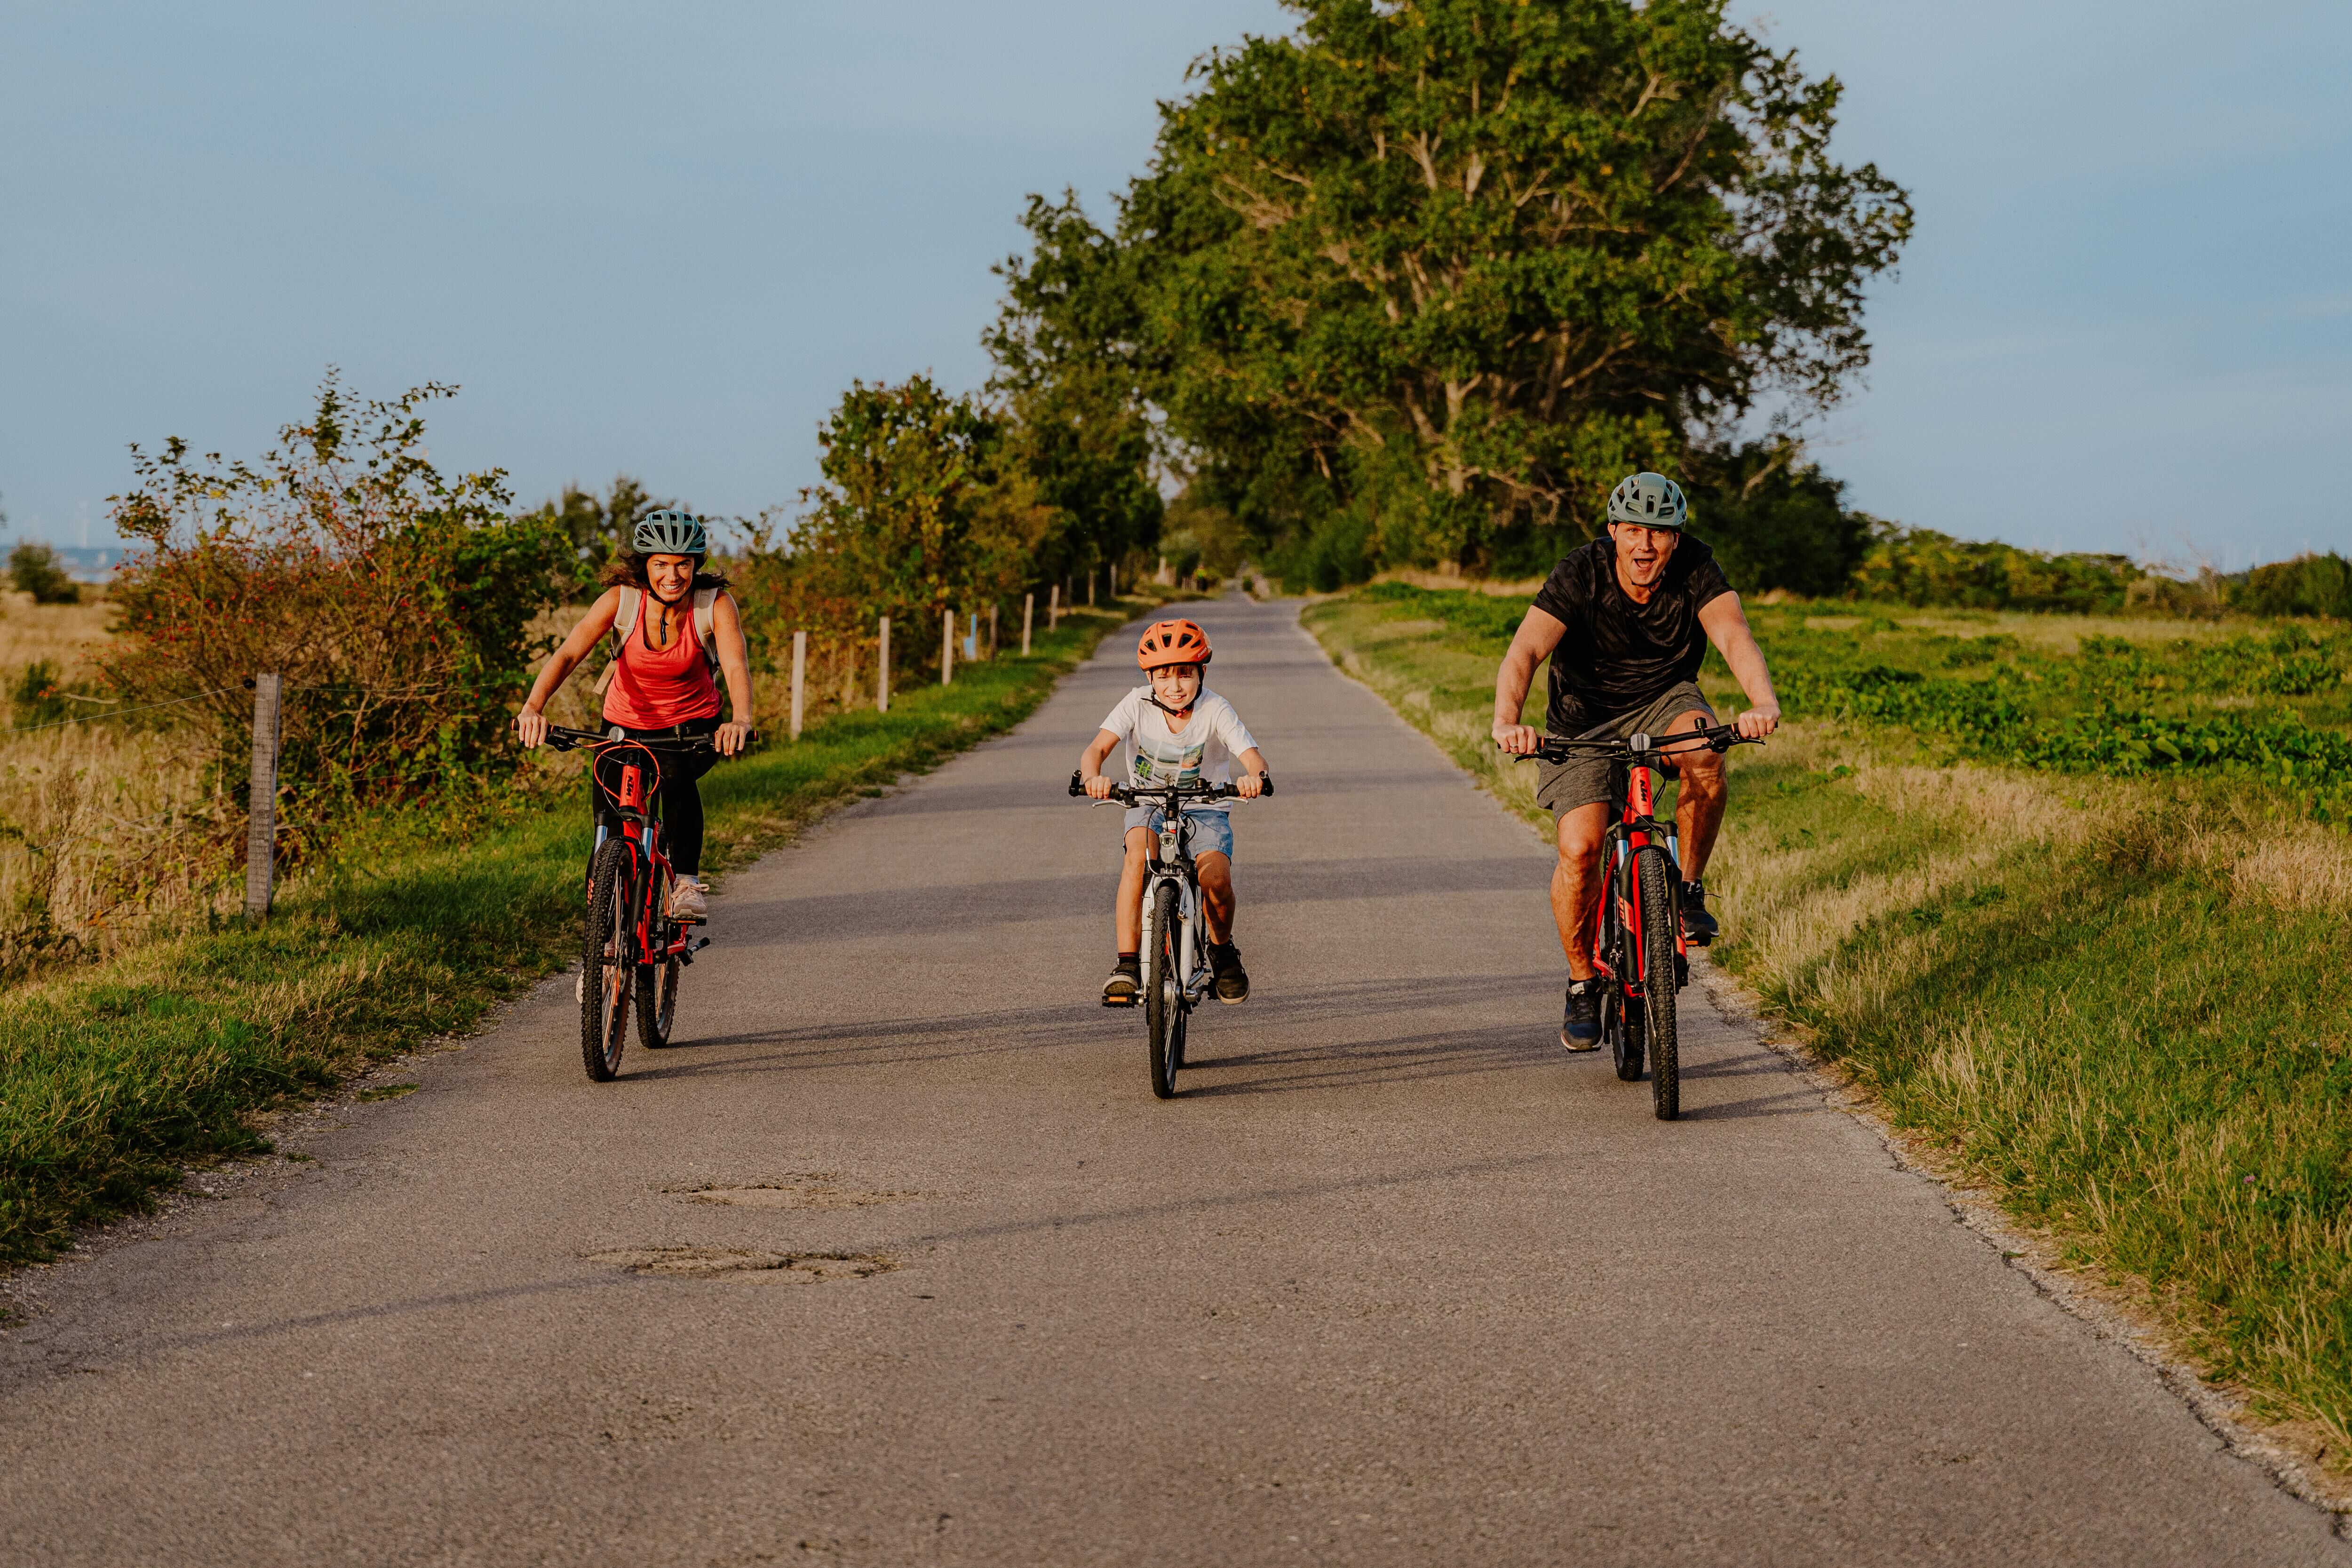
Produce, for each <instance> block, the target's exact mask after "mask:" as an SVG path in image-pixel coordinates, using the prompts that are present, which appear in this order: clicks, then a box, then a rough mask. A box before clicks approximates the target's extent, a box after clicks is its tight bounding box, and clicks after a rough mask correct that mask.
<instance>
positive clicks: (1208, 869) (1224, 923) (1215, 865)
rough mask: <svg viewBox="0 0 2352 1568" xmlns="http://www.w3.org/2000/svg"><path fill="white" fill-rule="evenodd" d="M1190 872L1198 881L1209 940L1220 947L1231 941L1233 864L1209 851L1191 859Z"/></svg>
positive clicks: (1232, 925)
mask: <svg viewBox="0 0 2352 1568" xmlns="http://www.w3.org/2000/svg"><path fill="white" fill-rule="evenodd" d="M1192 868H1193V870H1194V871H1196V872H1198V873H1199V875H1200V878H1201V902H1202V905H1203V906H1204V907H1205V909H1206V912H1207V914H1208V924H1209V940H1210V941H1211V942H1215V943H1216V944H1217V945H1218V946H1219V947H1223V946H1224V944H1225V943H1227V942H1231V941H1233V930H1234V863H1233V860H1232V859H1231V858H1229V857H1227V856H1223V855H1220V854H1218V853H1217V852H1216V851H1215V850H1213V849H1212V850H1211V851H1209V853H1207V854H1206V855H1202V856H1200V857H1199V858H1196V859H1194V860H1193V862H1192Z"/></svg>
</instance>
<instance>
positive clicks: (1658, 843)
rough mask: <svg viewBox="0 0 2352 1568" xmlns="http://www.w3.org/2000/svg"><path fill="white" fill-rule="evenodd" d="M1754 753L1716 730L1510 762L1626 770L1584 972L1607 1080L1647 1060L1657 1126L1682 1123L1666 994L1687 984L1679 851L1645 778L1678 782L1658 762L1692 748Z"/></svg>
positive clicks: (1606, 844)
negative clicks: (1595, 1001) (1581, 758)
mask: <svg viewBox="0 0 2352 1568" xmlns="http://www.w3.org/2000/svg"><path fill="white" fill-rule="evenodd" d="M1763 743H1764V742H1761V741H1751V740H1749V739H1748V738H1747V737H1746V736H1744V735H1742V734H1740V732H1739V731H1738V730H1736V729H1734V728H1733V727H1732V726H1730V725H1728V724H1718V725H1716V726H1715V727H1714V728H1712V729H1706V730H1688V731H1683V732H1682V733H1680V734H1675V735H1635V736H1633V737H1632V738H1631V739H1630V740H1622V741H1620V740H1614V739H1597V738H1594V737H1591V736H1579V737H1577V738H1576V739H1574V740H1570V739H1567V738H1565V737H1562V736H1558V735H1547V736H1545V737H1544V740H1543V743H1542V744H1541V745H1540V746H1538V747H1537V748H1536V750H1535V751H1534V752H1530V753H1529V754H1528V755H1526V756H1523V757H1521V758H1520V759H1519V760H1520V761H1521V762H1532V761H1535V760H1537V759H1538V758H1540V759H1542V760H1543V761H1545V762H1550V763H1564V762H1566V761H1568V760H1569V758H1570V757H1571V756H1573V755H1575V754H1577V753H1578V752H1584V753H1586V754H1588V755H1589V754H1591V753H1593V752H1599V753H1600V754H1601V755H1602V756H1606V757H1608V758H1610V759H1611V760H1612V761H1614V762H1616V763H1619V764H1621V765H1622V766H1623V767H1624V769H1625V770H1626V780H1625V788H1624V791H1623V792H1622V793H1623V801H1624V805H1623V807H1622V811H1621V812H1620V814H1619V816H1618V818H1617V820H1616V821H1615V822H1613V823H1612V824H1611V825H1610V827H1609V833H1608V836H1607V837H1605V838H1603V839H1602V840H1601V856H1602V858H1603V859H1604V860H1605V861H1606V862H1607V865H1608V876H1609V880H1608V883H1607V885H1606V886H1605V887H1604V888H1602V889H1601V900H1600V906H1599V908H1597V909H1596V910H1593V914H1592V966H1593V968H1594V970H1595V971H1597V972H1598V973H1599V974H1600V976H1601V979H1602V980H1603V981H1604V982H1606V983H1607V984H1604V985H1603V986H1602V987H1601V1038H1602V1039H1604V1040H1606V1041H1608V1042H1609V1054H1610V1058H1611V1059H1612V1060H1613V1061H1614V1062H1615V1063H1616V1064H1617V1076H1618V1077H1619V1078H1620V1079H1623V1080H1624V1081H1625V1082H1627V1083H1635V1082H1638V1081H1640V1079H1641V1077H1642V1067H1643V1058H1644V1057H1645V1056H1646V1057H1647V1058H1649V1068H1650V1094H1651V1099H1652V1100H1653V1102H1654V1104H1655V1105H1656V1107H1657V1112H1658V1120H1659V1121H1673V1120H1674V1119H1675V1117H1677V1116H1679V1115H1681V1114H1682V1094H1683V1091H1682V1051H1681V1045H1682V1042H1681V1037H1680V1035H1679V1033H1678V1032H1677V1030H1676V1027H1675V992H1677V991H1679V990H1681V989H1682V988H1683V985H1684V984H1685V983H1686V982H1687V981H1688V980H1689V979H1690V955H1689V952H1688V950H1687V949H1686V947H1685V944H1684V942H1683V915H1682V889H1683V874H1682V866H1681V855H1682V846H1681V845H1680V844H1679V843H1678V842H1677V841H1676V838H1675V825H1674V823H1673V822H1672V821H1665V822H1661V821H1659V820H1658V817H1657V780H1656V778H1655V777H1654V772H1655V773H1665V774H1666V775H1667V776H1668V777H1669V778H1672V777H1675V776H1678V775H1676V773H1675V766H1674V763H1672V762H1670V761H1667V760H1665V759H1666V758H1668V757H1670V756H1671V755H1672V754H1673V753H1674V752H1689V751H1693V750H1696V748H1698V747H1701V746H1704V747H1706V749H1707V750H1709V751H1712V752H1727V751H1729V750H1731V748H1732V747H1734V746H1743V745H1744V746H1760V745H1762V744H1763Z"/></svg>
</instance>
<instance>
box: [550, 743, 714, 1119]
mask: <svg viewBox="0 0 2352 1568" xmlns="http://www.w3.org/2000/svg"><path fill="white" fill-rule="evenodd" d="M547 744H549V745H551V746H553V747H554V748H556V749H557V750H558V751H563V752H568V751H571V750H572V748H573V747H575V746H588V747H592V748H593V749H594V751H595V752H596V760H595V763H594V764H593V770H594V772H595V773H596V774H597V776H598V777H599V778H602V779H605V780H607V788H608V791H609V793H610V795H611V799H612V802H613V805H612V807H611V809H610V812H609V815H611V816H615V817H618V818H619V820H620V831H619V833H617V834H610V833H608V831H607V830H606V828H605V827H604V826H603V824H602V823H599V825H598V826H597V829H596V848H595V852H594V854H593V856H592V857H591V858H590V860H589V862H588V866H589V872H588V918H587V921H586V923H585V925H584V926H583V929H582V931H581V938H580V1056H581V1059H582V1061H583V1063H584V1064H585V1065H586V1067H587V1068H588V1076H589V1077H590V1078H591V1079H594V1080H595V1081H596V1082H598V1083H610V1082H612V1081H613V1079H615V1078H617V1077H619V1076H620V1071H621V1047H623V1046H624V1045H625V1044H627V1043H628V1037H629V1013H630V1009H631V1008H632V1007H634V1008H635V1011H636V1015H637V1038H638V1039H639V1040H641V1041H643V1042H644V1043H645V1046H646V1048H647V1049H648V1050H656V1049H659V1048H660V1047H663V1046H667V1045H668V1044H669V1031H670V1026H671V1025H672V1024H674V1023H676V1022H677V982H678V975H679V973H681V972H682V971H683V970H684V969H685V968H686V966H687V965H688V964H689V963H693V962H694V955H695V954H696V953H697V952H700V951H701V950H702V949H704V948H706V947H709V945H710V939H709V937H707V936H697V935H695V934H694V927H695V926H696V925H697V924H698V923H700V922H698V921H676V920H672V919H670V916H669V890H670V884H671V883H672V882H673V881H675V880H676V879H677V875H676V873H675V872H674V871H672V869H671V868H670V863H669V858H668V857H667V856H666V855H664V854H663V853H662V825H661V818H660V817H659V816H656V814H655V812H654V809H653V805H652V804H651V803H652V802H653V801H654V799H655V795H656V791H657V790H658V789H659V787H660V784H661V756H660V754H659V753H661V752H669V753H670V754H672V755H679V754H683V753H687V752H708V751H710V750H712V749H713V747H714V746H715V745H716V742H714V741H712V740H711V738H710V737H709V736H708V735H696V736H688V737H683V738H680V739H677V740H657V741H631V740H622V739H617V738H615V737H613V736H609V735H603V734H599V733H597V732H596V731H593V730H566V729H563V728H561V727H559V726H556V725H550V726H549V727H548V731H547ZM590 787H591V788H593V787H595V786H594V784H591V785H590Z"/></svg>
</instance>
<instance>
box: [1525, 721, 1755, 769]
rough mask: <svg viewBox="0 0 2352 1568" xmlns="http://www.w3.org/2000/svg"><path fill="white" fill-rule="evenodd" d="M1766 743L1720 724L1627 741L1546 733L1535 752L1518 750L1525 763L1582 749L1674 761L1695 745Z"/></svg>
mask: <svg viewBox="0 0 2352 1568" xmlns="http://www.w3.org/2000/svg"><path fill="white" fill-rule="evenodd" d="M1636 741H1639V742H1642V743H1641V744H1640V745H1639V746H1636V745H1635V744H1634V743H1633V742H1636ZM1763 743H1764V738H1763V737H1762V736H1760V735H1759V736H1754V737H1750V736H1747V735H1743V734H1741V733H1740V732H1739V728H1738V725H1735V724H1716V725H1712V726H1709V727H1707V728H1705V729H1699V730H1685V731H1682V732H1681V733H1679V734H1674V735H1634V736H1632V737H1631V738H1629V739H1623V740H1620V739H1616V738H1614V737H1602V736H1593V735H1577V736H1573V737H1570V736H1567V735H1546V736H1545V737H1544V738H1543V740H1542V742H1540V743H1539V744H1538V745H1537V747H1536V749H1535V750H1534V751H1532V752H1518V753H1517V755H1516V759H1515V760H1517V761H1518V762H1522V763H1532V762H1538V761H1541V762H1547V763H1564V762H1566V761H1568V759H1569V758H1570V756H1572V755H1574V754H1575V753H1576V752H1578V751H1587V752H1601V753H1603V754H1604V755H1610V756H1614V757H1617V758H1619V759H1620V760H1622V761H1639V760H1640V759H1642V758H1643V757H1664V758H1665V759H1666V760H1667V761H1669V762H1671V761H1672V760H1673V759H1674V755H1675V752H1688V751H1690V750H1692V749H1693V747H1694V746H1705V747H1706V749H1707V750H1708V751H1710V752H1717V753H1721V752H1727V751H1729V750H1731V748H1732V747H1734V746H1760V745H1762V744H1763Z"/></svg>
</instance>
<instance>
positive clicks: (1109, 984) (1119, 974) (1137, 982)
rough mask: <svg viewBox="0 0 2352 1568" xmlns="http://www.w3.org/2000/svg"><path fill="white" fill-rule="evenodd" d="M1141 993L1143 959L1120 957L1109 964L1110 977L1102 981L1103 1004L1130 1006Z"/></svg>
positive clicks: (1107, 1005)
mask: <svg viewBox="0 0 2352 1568" xmlns="http://www.w3.org/2000/svg"><path fill="white" fill-rule="evenodd" d="M1142 994H1143V961H1142V960H1141V959H1138V958H1122V959H1120V960H1119V961H1118V963H1115V964H1113V965H1111V971H1110V978H1109V979H1108V980H1106V981H1104V982H1103V1005H1104V1006H1106V1007H1132V1006H1134V1005H1135V1002H1136V998H1137V997H1139V996H1140V995H1142Z"/></svg>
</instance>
